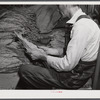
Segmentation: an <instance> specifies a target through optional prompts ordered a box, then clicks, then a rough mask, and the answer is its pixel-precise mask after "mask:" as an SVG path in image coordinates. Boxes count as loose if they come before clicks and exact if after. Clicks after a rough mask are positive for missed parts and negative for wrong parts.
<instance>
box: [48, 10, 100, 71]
mask: <svg viewBox="0 0 100 100" xmlns="http://www.w3.org/2000/svg"><path fill="white" fill-rule="evenodd" d="M84 14H85V13H83V12H82V10H81V9H79V10H78V11H77V12H76V13H75V14H74V16H73V17H72V18H71V19H70V20H69V21H68V22H67V23H72V24H73V28H72V30H71V35H70V38H71V40H70V42H69V44H68V47H67V51H66V55H65V56H64V57H62V58H58V57H53V56H47V62H48V64H49V65H50V66H51V67H52V68H54V69H56V70H57V71H70V70H72V69H73V68H74V67H75V66H76V65H77V64H78V62H79V60H80V59H81V60H82V61H87V62H88V61H94V60H96V58H97V54H98V48H99V41H100V29H99V27H98V25H97V24H96V23H95V22H94V21H93V20H91V19H87V18H82V19H80V20H78V21H77V22H76V20H77V18H78V17H79V16H80V15H84Z"/></svg>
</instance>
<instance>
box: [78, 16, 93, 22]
mask: <svg viewBox="0 0 100 100" xmlns="http://www.w3.org/2000/svg"><path fill="white" fill-rule="evenodd" d="M82 18H87V19H91V18H90V16H88V15H81V16H79V17H78V18H77V20H76V22H77V21H78V20H80V19H82Z"/></svg>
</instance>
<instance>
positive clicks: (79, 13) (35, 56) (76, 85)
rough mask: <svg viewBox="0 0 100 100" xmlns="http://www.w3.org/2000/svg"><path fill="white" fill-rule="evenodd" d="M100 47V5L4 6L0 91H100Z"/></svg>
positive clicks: (0, 12)
mask: <svg viewBox="0 0 100 100" xmlns="http://www.w3.org/2000/svg"><path fill="white" fill-rule="evenodd" d="M99 45H100V3H99V4H82V3H81V4H79V3H77V4H76V3H75V4H74V3H70V4H69V3H67V2H66V3H62V4H55V3H54V4H49V3H47V4H43V3H42V4H41V3H40V4H39V3H37V4H36V3H34V2H33V3H32V4H31V3H30V4H26V3H25V4H24V3H22V4H16V3H13V4H10V3H9V4H0V90H19V91H20V90H24V91H26V90H35V91H36V90H39V91H41V90H49V91H51V93H54V94H55V93H58V94H61V93H62V92H63V90H64V91H65V90H80V91H81V90H100V85H99V84H100V48H99ZM40 93H41V92H40Z"/></svg>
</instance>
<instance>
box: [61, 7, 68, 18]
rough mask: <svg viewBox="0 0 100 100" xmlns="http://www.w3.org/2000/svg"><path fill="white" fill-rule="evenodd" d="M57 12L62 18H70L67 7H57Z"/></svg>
mask: <svg viewBox="0 0 100 100" xmlns="http://www.w3.org/2000/svg"><path fill="white" fill-rule="evenodd" d="M59 10H60V12H61V14H62V15H63V17H68V18H70V6H69V5H59Z"/></svg>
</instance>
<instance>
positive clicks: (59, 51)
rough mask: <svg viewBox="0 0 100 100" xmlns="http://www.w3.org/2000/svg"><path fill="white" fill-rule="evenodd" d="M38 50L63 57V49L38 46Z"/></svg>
mask: <svg viewBox="0 0 100 100" xmlns="http://www.w3.org/2000/svg"><path fill="white" fill-rule="evenodd" d="M38 48H40V49H43V50H44V51H45V53H46V54H48V55H53V56H62V54H63V49H61V48H49V47H45V46H38Z"/></svg>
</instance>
